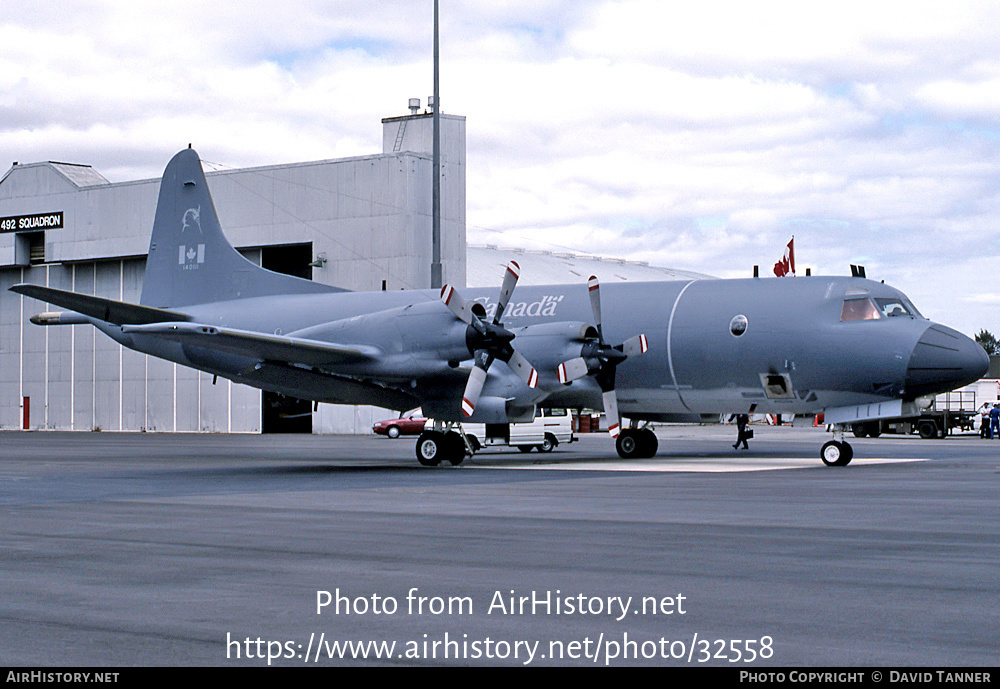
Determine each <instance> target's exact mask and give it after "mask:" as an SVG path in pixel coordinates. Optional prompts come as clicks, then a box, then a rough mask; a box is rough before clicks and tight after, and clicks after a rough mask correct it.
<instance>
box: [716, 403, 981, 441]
mask: <svg viewBox="0 0 1000 689" xmlns="http://www.w3.org/2000/svg"><path fill="white" fill-rule="evenodd" d="M997 415H998V416H997V418H998V421H1000V409H998V410H997ZM749 424H750V416H749V415H748V414H737V415H736V430H737V434H736V442H735V443H734V444H733V449H734V450H738V449H739V447H740V443H742V444H743V449H744V450H749V449H750V446H749V445H747V440H749V439H750V438H752V437H753V431H752V430H750V429H749V428H747V426H748V425H749Z"/></svg>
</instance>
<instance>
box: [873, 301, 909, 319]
mask: <svg viewBox="0 0 1000 689" xmlns="http://www.w3.org/2000/svg"><path fill="white" fill-rule="evenodd" d="M875 303H876V304H878V308H879V311H881V312H882V315H883V316H885V317H886V318H891V317H893V316H912V315H913V311H911V310H910V309H909V308H907V304H906V303H905V302H904V301H903V300H901V299H895V298H888V297H886V298H879V297H876V298H875ZM911 308H912V307H911Z"/></svg>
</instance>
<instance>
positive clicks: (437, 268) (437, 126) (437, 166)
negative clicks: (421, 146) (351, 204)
mask: <svg viewBox="0 0 1000 689" xmlns="http://www.w3.org/2000/svg"><path fill="white" fill-rule="evenodd" d="M439 62H440V60H439V58H438V0H434V110H433V111H432V113H433V114H432V118H433V123H434V125H433V126H434V184H433V187H432V192H431V194H432V201H431V288H433V289H440V287H441V284H442V278H441V84H440V75H439V72H440V68H439V67H440V65H439Z"/></svg>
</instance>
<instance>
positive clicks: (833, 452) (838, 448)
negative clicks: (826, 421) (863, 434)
mask: <svg viewBox="0 0 1000 689" xmlns="http://www.w3.org/2000/svg"><path fill="white" fill-rule="evenodd" d="M819 458H820V459H822V460H823V464H825V465H827V466H828V467H846V466H847V465H848V464H850V463H851V460H852V459H854V448H852V447H851V444H850V443H848V442H846V441H845V440H844V429H843V428H840V427H837V428H836V429H834V431H833V440H831V441H829V442H827V443H825V444H824V445H823V448H822V449H821V450H820V451H819Z"/></svg>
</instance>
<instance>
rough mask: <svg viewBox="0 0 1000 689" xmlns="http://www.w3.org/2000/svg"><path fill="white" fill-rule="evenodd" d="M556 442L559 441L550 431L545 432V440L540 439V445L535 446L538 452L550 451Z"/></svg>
mask: <svg viewBox="0 0 1000 689" xmlns="http://www.w3.org/2000/svg"><path fill="white" fill-rule="evenodd" d="M558 444H559V441H558V440H556V437H555V436H554V435H552V434H551V433H546V434H545V440H543V441H542V444H541V445H537V446H536V447H537V448H538V451H539V452H552V450H554V449H555V447H556V445H558Z"/></svg>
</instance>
